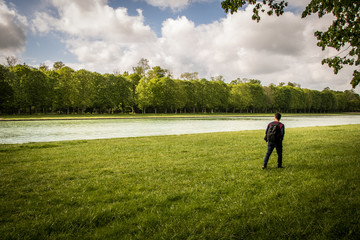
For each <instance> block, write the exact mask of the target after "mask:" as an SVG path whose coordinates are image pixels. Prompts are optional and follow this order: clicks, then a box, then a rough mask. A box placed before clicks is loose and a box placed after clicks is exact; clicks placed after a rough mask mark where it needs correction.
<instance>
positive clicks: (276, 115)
mask: <svg viewBox="0 0 360 240" xmlns="http://www.w3.org/2000/svg"><path fill="white" fill-rule="evenodd" d="M275 118H276V119H277V120H279V121H280V119H281V114H280V113H275Z"/></svg>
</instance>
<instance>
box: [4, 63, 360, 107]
mask: <svg viewBox="0 0 360 240" xmlns="http://www.w3.org/2000/svg"><path fill="white" fill-rule="evenodd" d="M60 66H61V68H58V67H57V68H54V69H52V70H49V68H44V67H42V66H40V67H39V69H36V68H32V67H29V66H27V65H15V66H7V67H5V66H3V65H0V112H1V113H10V114H16V113H30V114H31V113H37V112H43V113H48V112H52V113H66V114H71V113H80V114H81V113H104V112H106V113H115V112H132V113H136V112H142V113H150V112H153V113H177V112H194V113H196V112H211V113H213V112H228V111H232V112H274V111H281V112H336V111H360V96H359V95H358V94H356V93H355V92H354V91H353V90H352V91H349V90H347V91H345V92H340V91H333V90H331V89H329V88H326V89H324V90H323V91H317V90H309V89H303V88H300V85H299V84H296V83H292V82H289V83H288V85H286V86H285V84H280V85H279V86H275V85H274V84H270V85H269V86H262V85H261V81H260V80H256V79H250V80H249V79H240V78H238V79H236V80H233V81H231V83H225V82H224V79H223V77H221V76H219V77H214V78H211V80H207V79H205V78H202V79H199V78H198V77H197V73H196V74H190V75H188V74H185V75H183V76H186V77H187V76H189V80H185V79H183V80H179V79H174V78H172V77H171V76H170V73H169V71H168V70H166V69H162V68H161V67H159V66H156V67H154V68H152V69H150V68H149V69H150V70H148V72H147V73H141V74H143V76H142V75H140V74H139V73H138V72H134V73H132V74H128V73H127V72H125V73H124V74H99V73H96V72H90V71H87V70H84V69H81V70H78V71H75V70H73V69H71V68H70V67H67V66H64V65H62V64H60ZM134 71H135V70H134Z"/></svg>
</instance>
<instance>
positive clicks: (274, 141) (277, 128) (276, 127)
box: [262, 113, 285, 169]
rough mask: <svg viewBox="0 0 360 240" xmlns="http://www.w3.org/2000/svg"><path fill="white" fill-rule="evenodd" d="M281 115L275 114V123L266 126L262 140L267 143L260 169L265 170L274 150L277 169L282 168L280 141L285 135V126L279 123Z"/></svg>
mask: <svg viewBox="0 0 360 240" xmlns="http://www.w3.org/2000/svg"><path fill="white" fill-rule="evenodd" d="M280 119H281V114H280V113H276V114H275V121H273V122H271V123H269V124H268V126H267V128H266V132H265V138H264V140H265V141H266V142H267V143H268V147H267V152H266V155H265V158H264V164H263V166H262V169H265V168H266V166H267V163H268V161H269V158H270V155H271V153H272V151H273V150H274V148H276V152H277V154H278V168H282V167H283V166H282V141H283V139H284V135H285V125H284V124H282V123H281V122H280Z"/></svg>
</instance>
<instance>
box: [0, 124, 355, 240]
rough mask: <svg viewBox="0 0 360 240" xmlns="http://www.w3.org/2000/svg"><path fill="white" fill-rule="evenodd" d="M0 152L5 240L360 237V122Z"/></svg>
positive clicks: (0, 229) (0, 220) (0, 223)
mask: <svg viewBox="0 0 360 240" xmlns="http://www.w3.org/2000/svg"><path fill="white" fill-rule="evenodd" d="M263 137H264V131H263V130H262V131H243V132H229V133H211V134H194V135H181V136H159V137H141V138H124V139H110V140H93V141H68V142H51V143H31V144H22V145H0V239H360V141H359V139H360V125H348V126H334V127H313V128H296V129H287V132H286V136H285V141H284V166H285V168H284V169H277V168H276V166H277V165H276V152H274V154H273V155H272V156H271V158H270V161H269V164H268V169H266V170H262V169H261V166H262V161H263V157H264V155H265V152H266V143H265V142H264V140H263Z"/></svg>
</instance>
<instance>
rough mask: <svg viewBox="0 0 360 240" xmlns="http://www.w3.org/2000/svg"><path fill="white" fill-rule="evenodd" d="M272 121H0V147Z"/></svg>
mask: <svg viewBox="0 0 360 240" xmlns="http://www.w3.org/2000/svg"><path fill="white" fill-rule="evenodd" d="M272 120H273V118H272V117H221V118H220V117H219V118H216V117H214V118H172V119H169V118H167V119H163V118H153V119H103V120H81V121H80V120H52V121H0V143H1V144H12V143H27V142H49V141H63V140H80V139H102V138H123V137H139V136H155V135H177V134H193V133H209V132H229V131H242V130H256V129H264V130H265V128H266V125H267V124H268V123H269V122H270V121H272ZM281 120H282V122H283V123H284V124H285V126H286V128H294V127H307V126H329V125H344V124H360V115H338V116H310V117H283V119H281Z"/></svg>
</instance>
